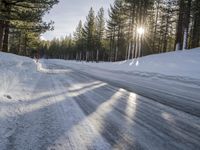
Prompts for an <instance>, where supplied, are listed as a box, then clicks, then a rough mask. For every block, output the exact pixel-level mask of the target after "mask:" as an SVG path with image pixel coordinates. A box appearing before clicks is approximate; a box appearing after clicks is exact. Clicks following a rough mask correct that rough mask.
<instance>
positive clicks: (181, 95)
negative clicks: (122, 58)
mask: <svg viewBox="0 0 200 150" xmlns="http://www.w3.org/2000/svg"><path fill="white" fill-rule="evenodd" d="M174 55H175V56H174ZM173 56H174V57H173ZM199 56H200V51H199V49H196V50H192V51H190V52H188V51H185V52H176V53H168V54H162V55H154V56H148V57H145V58H143V59H140V60H135V61H134V62H133V63H132V62H131V61H129V62H120V63H114V64H113V63H99V64H92V63H87V64H85V63H77V62H72V61H62V60H42V61H40V63H38V64H37V65H36V63H35V62H34V61H33V60H31V59H29V58H25V57H20V56H15V55H11V54H5V53H0V77H1V78H0V83H1V84H0V149H1V150H70V149H73V150H84V149H90V150H93V149H97V150H106V149H134V150H135V149H136V150H137V149H139V150H140V149H150V150H164V149H170V150H177V149H180V150H193V149H194V150H198V149H200V143H199V141H200V92H199V91H200V74H199V73H200V67H199V65H200V57H199ZM137 61H138V62H137ZM147 62H148V63H147ZM149 67H151V68H149ZM173 68H174V69H173Z"/></svg>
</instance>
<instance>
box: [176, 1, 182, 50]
mask: <svg viewBox="0 0 200 150" xmlns="http://www.w3.org/2000/svg"><path fill="white" fill-rule="evenodd" d="M183 16H184V0H179V15H178V23H177V29H176V40H175V44H176V45H175V50H181V49H182V41H183Z"/></svg>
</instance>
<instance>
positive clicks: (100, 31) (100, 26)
mask: <svg viewBox="0 0 200 150" xmlns="http://www.w3.org/2000/svg"><path fill="white" fill-rule="evenodd" d="M96 30H97V31H96V34H97V35H96V37H97V41H96V46H97V52H96V61H97V62H98V61H99V52H101V51H102V50H103V38H104V34H105V19H104V9H103V8H101V9H100V10H99V12H98V14H97V17H96Z"/></svg>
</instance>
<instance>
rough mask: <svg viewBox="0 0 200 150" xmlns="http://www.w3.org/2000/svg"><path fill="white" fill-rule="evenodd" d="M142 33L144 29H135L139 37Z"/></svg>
mask: <svg viewBox="0 0 200 150" xmlns="http://www.w3.org/2000/svg"><path fill="white" fill-rule="evenodd" d="M144 32H145V29H144V28H143V27H139V28H137V33H138V34H139V35H143V34H144Z"/></svg>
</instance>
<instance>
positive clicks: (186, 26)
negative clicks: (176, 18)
mask: <svg viewBox="0 0 200 150" xmlns="http://www.w3.org/2000/svg"><path fill="white" fill-rule="evenodd" d="M191 3H192V0H188V1H187V8H186V10H185V15H184V37H183V49H187V48H188V32H189V24H190V11H191Z"/></svg>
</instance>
